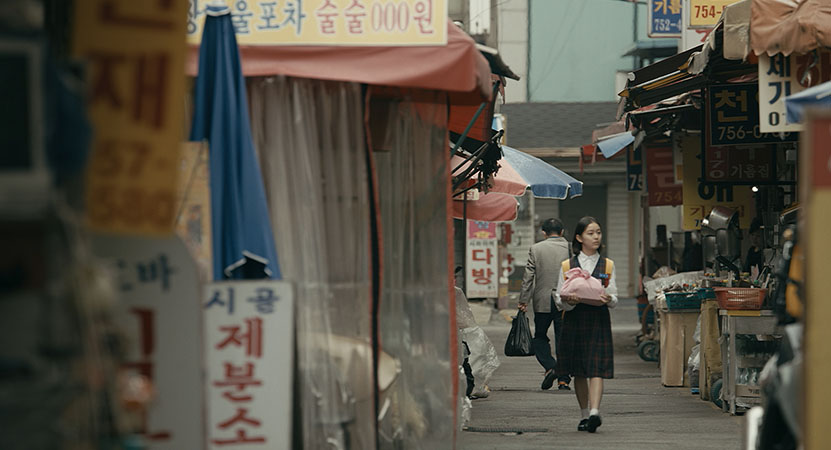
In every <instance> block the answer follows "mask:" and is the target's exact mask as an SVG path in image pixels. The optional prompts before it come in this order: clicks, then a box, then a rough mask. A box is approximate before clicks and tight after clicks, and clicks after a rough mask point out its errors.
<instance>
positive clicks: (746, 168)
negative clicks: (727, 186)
mask: <svg viewBox="0 0 831 450" xmlns="http://www.w3.org/2000/svg"><path fill="white" fill-rule="evenodd" d="M775 179H776V159H775V146H773V145H772V144H767V145H762V146H758V147H746V146H744V147H708V148H707V153H706V154H705V158H704V180H705V181H707V182H713V183H744V184H755V183H769V182H772V181H774V180H775Z"/></svg>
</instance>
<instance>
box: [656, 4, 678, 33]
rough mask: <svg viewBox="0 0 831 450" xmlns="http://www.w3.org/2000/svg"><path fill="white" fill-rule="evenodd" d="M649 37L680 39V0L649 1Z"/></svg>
mask: <svg viewBox="0 0 831 450" xmlns="http://www.w3.org/2000/svg"><path fill="white" fill-rule="evenodd" d="M648 35H649V37H653V38H680V37H681V0H649V33H648Z"/></svg>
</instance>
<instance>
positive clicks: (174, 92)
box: [73, 0, 187, 235]
mask: <svg viewBox="0 0 831 450" xmlns="http://www.w3.org/2000/svg"><path fill="white" fill-rule="evenodd" d="M74 5H75V22H74V29H75V35H74V43H73V51H74V55H75V56H76V57H78V58H80V59H82V60H83V61H85V62H86V63H87V66H86V67H87V74H88V77H87V81H88V88H89V89H88V93H89V111H90V116H91V119H92V123H93V126H94V129H95V134H94V136H93V143H92V156H91V158H90V162H89V167H88V170H87V177H86V219H87V223H88V225H89V226H90V227H91V228H92V229H94V230H96V231H106V232H118V233H128V234H138V235H169V234H171V233H172V232H173V226H174V225H173V222H174V214H175V208H176V196H177V188H178V182H177V180H178V175H179V163H180V159H179V158H180V156H179V154H180V145H181V142H182V137H183V127H182V123H183V122H184V106H185V102H183V101H182V99H183V98H184V95H185V77H184V76H183V72H182V67H183V66H184V64H185V49H186V44H185V38H184V37H183V34H184V33H185V23H184V18H185V15H186V14H187V0H167V1H154V2H136V1H134V0H78V1H76V2H74Z"/></svg>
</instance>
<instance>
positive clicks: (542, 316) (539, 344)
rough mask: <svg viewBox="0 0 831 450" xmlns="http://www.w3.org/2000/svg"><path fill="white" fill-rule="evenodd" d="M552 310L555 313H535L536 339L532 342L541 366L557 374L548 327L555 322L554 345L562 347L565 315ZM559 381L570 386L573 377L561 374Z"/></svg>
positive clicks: (558, 377)
mask: <svg viewBox="0 0 831 450" xmlns="http://www.w3.org/2000/svg"><path fill="white" fill-rule="evenodd" d="M552 309H553V310H554V312H550V313H544V312H535V313H534V339H533V340H532V341H531V345H533V347H534V356H536V357H537V361H539V362H540V365H541V366H543V367H544V368H545V371H546V372H548V371H549V370H550V369H554V371H555V373H556V370H557V360H556V359H554V357H553V356H551V344H550V341H549V340H548V327H550V326H551V322H554V339H555V342H554V345H555V346H556V345H560V330H561V329H562V328H563V313H562V312H560V311H557V308H556V307H555V308H552ZM555 348H556V347H555ZM557 381H562V382H564V383H566V384H568V383H570V382H571V377H570V376H568V374H561V375H558V376H557Z"/></svg>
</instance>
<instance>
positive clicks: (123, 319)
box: [92, 233, 205, 450]
mask: <svg viewBox="0 0 831 450" xmlns="http://www.w3.org/2000/svg"><path fill="white" fill-rule="evenodd" d="M92 248H93V251H94V253H95V255H96V256H98V257H101V258H105V259H106V260H110V261H112V269H113V273H114V274H115V275H116V284H115V286H114V287H115V290H116V293H117V296H118V303H117V304H116V315H115V317H116V324H117V325H118V326H119V330H120V331H121V332H122V333H124V335H125V336H126V340H125V342H126V345H125V346H124V351H125V354H126V355H125V358H124V362H123V365H122V366H121V367H120V370H121V371H122V372H123V373H130V374H132V375H134V376H136V375H140V376H143V377H146V378H147V379H148V380H149V381H150V382H151V383H152V386H153V390H154V391H155V400H153V401H151V403H150V404H149V406H148V408H147V410H146V411H144V412H142V413H141V417H139V421H140V422H139V424H138V429H137V430H136V431H137V432H138V433H139V434H140V435H141V436H142V438H143V439H144V440H145V441H146V442H147V445H148V447H147V448H148V449H150V450H180V449H184V448H194V449H201V448H204V440H205V439H204V427H203V424H202V422H203V420H202V416H203V412H204V408H203V405H204V392H203V389H202V386H201V383H199V382H198V380H200V379H201V377H202V343H201V339H200V335H201V320H202V319H201V315H200V304H201V297H200V292H199V286H200V282H199V276H198V273H197V269H196V266H195V265H194V262H193V259H192V258H191V257H190V253H189V252H188V249H187V247H186V246H185V244H184V243H183V242H182V240H181V239H179V238H178V237H175V236H171V237H165V238H155V237H154V238H148V237H139V236H125V235H117V234H109V233H108V234H101V235H96V236H94V238H93V239H92Z"/></svg>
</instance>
